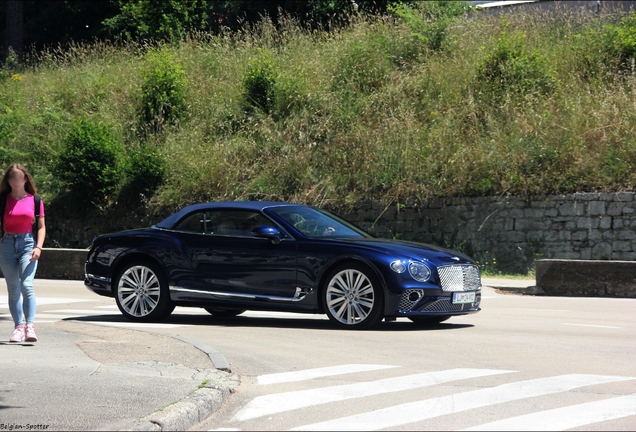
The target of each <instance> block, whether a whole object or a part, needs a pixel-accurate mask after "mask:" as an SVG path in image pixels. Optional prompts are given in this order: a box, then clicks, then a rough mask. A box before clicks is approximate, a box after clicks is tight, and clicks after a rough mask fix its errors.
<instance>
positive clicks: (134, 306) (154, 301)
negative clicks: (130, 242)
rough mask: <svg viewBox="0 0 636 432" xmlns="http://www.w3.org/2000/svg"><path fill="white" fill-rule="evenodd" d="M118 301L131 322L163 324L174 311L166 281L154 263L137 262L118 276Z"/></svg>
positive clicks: (130, 264) (116, 299)
mask: <svg viewBox="0 0 636 432" xmlns="http://www.w3.org/2000/svg"><path fill="white" fill-rule="evenodd" d="M115 301H116V302H117V307H118V308H119V310H120V311H121V313H122V314H123V315H124V316H125V317H126V318H128V319H129V320H131V321H159V320H162V319H165V318H167V317H168V316H169V315H170V314H171V313H172V311H173V310H174V304H173V303H172V301H170V293H169V291H168V283H167V281H166V278H165V276H164V275H163V272H161V269H160V268H159V266H158V265H156V264H155V263H152V262H150V261H133V262H131V263H129V264H126V265H125V266H124V267H123V268H122V269H121V270H120V271H119V272H118V273H117V276H116V277H115Z"/></svg>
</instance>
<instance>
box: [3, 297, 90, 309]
mask: <svg viewBox="0 0 636 432" xmlns="http://www.w3.org/2000/svg"><path fill="white" fill-rule="evenodd" d="M36 298H37V304H38V306H45V305H52V304H64V303H82V302H96V301H97V300H84V299H76V298H62V297H38V296H37V294H36ZM7 301H8V298H7V296H6V295H3V296H0V307H4V308H8V307H9V306H8V304H7Z"/></svg>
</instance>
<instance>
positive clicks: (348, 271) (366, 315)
mask: <svg viewBox="0 0 636 432" xmlns="http://www.w3.org/2000/svg"><path fill="white" fill-rule="evenodd" d="M326 280H327V284H326V286H325V289H324V290H323V300H324V305H325V311H326V312H327V316H328V317H329V319H330V320H331V321H332V322H334V323H335V324H336V325H337V326H339V327H341V328H346V329H366V328H370V327H373V326H375V325H377V324H378V323H379V322H380V321H382V318H383V316H382V315H383V314H382V312H383V308H384V294H383V292H382V286H381V284H380V281H379V280H378V278H377V277H376V276H375V275H374V274H373V272H372V271H371V270H370V269H369V268H368V267H366V266H364V265H361V264H348V265H344V266H340V267H338V268H336V269H334V270H333V271H332V272H331V273H330V274H329V276H328V277H327V279H326Z"/></svg>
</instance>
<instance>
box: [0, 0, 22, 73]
mask: <svg viewBox="0 0 636 432" xmlns="http://www.w3.org/2000/svg"><path fill="white" fill-rule="evenodd" d="M6 12H7V27H6V36H5V53H4V54H5V59H6V60H7V63H8V66H11V62H10V61H9V60H10V57H13V62H15V63H17V62H19V61H20V60H21V59H22V48H23V45H24V2H23V1H21V0H7V2H6Z"/></svg>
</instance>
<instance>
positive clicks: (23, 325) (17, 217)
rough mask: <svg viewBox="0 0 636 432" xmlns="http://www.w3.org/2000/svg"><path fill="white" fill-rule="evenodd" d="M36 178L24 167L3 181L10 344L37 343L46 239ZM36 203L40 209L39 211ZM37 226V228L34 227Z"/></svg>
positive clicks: (0, 261)
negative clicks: (38, 285)
mask: <svg viewBox="0 0 636 432" xmlns="http://www.w3.org/2000/svg"><path fill="white" fill-rule="evenodd" d="M36 194H37V189H36V187H35V182H34V181H33V177H31V174H29V172H28V171H27V169H26V168H25V167H24V166H22V165H21V164H13V165H11V166H9V168H7V170H6V172H5V173H4V176H3V177H2V181H1V182H0V218H1V224H2V231H3V235H2V238H1V239H0V269H2V274H3V275H4V279H5V281H6V283H7V291H8V294H9V296H8V297H9V310H10V311H11V317H12V318H13V322H14V324H15V328H14V330H13V334H12V335H11V338H10V339H9V341H10V342H23V341H26V342H36V341H37V340H38V338H37V336H36V334H35V325H34V320H35V293H34V292H33V278H34V277H35V270H36V269H37V265H38V259H39V258H40V254H41V253H42V245H43V244H44V237H45V236H46V226H45V224H44V204H43V203H42V201H41V200H40V198H39V197H37V195H36ZM36 203H37V204H38V207H39V208H38V209H36ZM34 224H35V225H34Z"/></svg>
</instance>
